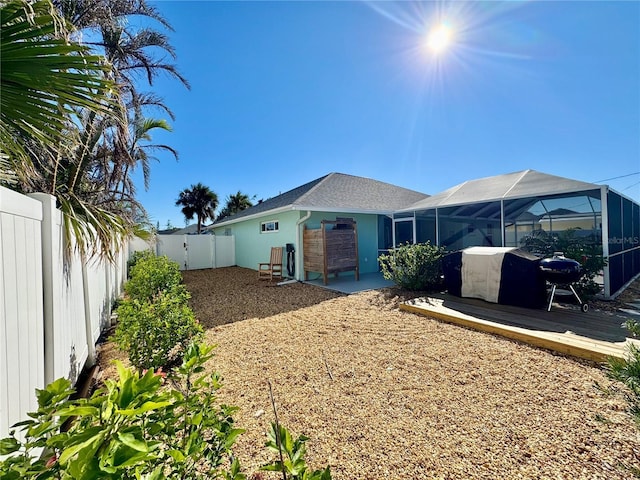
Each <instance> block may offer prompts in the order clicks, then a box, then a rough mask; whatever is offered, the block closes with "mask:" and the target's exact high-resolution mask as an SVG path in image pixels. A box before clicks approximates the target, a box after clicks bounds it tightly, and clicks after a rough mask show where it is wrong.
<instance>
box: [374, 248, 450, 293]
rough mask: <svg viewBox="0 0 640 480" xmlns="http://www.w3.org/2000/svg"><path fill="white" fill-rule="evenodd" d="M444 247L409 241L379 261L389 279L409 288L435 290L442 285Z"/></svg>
mask: <svg viewBox="0 0 640 480" xmlns="http://www.w3.org/2000/svg"><path fill="white" fill-rule="evenodd" d="M444 254H445V250H444V248H443V247H438V246H435V245H431V244H430V243H429V242H427V243H418V244H415V245H412V244H409V243H407V244H406V245H401V246H400V247H397V248H394V249H393V250H391V251H390V252H389V253H388V254H387V255H380V257H379V258H378V261H379V262H380V266H381V268H382V274H383V276H384V278H386V279H387V280H392V281H393V282H394V283H395V284H396V285H398V286H400V287H402V288H406V289H407V290H435V289H438V288H439V287H441V285H442V257H443V256H444Z"/></svg>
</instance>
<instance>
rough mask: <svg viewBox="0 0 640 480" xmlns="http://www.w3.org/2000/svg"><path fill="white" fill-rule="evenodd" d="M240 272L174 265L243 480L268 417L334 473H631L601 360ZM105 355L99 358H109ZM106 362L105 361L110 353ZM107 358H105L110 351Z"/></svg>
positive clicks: (393, 303) (628, 431)
mask: <svg viewBox="0 0 640 480" xmlns="http://www.w3.org/2000/svg"><path fill="white" fill-rule="evenodd" d="M256 276H257V274H256V272H255V271H253V270H247V269H242V268H237V267H232V268H223V269H216V270H202V271H192V272H184V278H185V283H186V285H187V288H188V289H189V290H190V291H191V293H192V295H193V297H192V300H191V304H192V307H193V309H194V311H195V312H196V316H197V317H198V318H199V319H200V321H201V322H202V323H203V325H204V326H205V328H207V332H206V339H207V341H208V342H209V343H213V344H216V345H218V347H217V349H216V356H215V357H214V359H213V360H212V362H211V368H212V369H215V370H217V371H219V372H220V373H221V374H222V376H223V377H224V387H223V388H222V390H221V391H220V399H221V401H222V402H225V403H228V404H231V405H237V406H238V407H240V411H239V412H238V413H237V414H236V416H235V418H236V421H237V424H238V426H240V427H242V428H246V429H247V432H246V433H244V434H243V435H241V436H240V438H239V440H238V442H237V444H236V447H235V453H236V455H237V456H238V457H239V458H240V461H241V463H242V465H243V467H244V470H245V472H247V473H249V474H250V475H249V478H250V479H253V480H258V479H271V478H274V479H275V478H281V477H280V476H278V475H276V474H267V473H254V472H256V470H257V468H258V467H259V466H260V465H262V464H264V463H266V461H267V452H266V450H265V449H264V447H263V445H264V441H265V434H264V432H266V430H267V429H268V426H269V423H270V422H271V421H272V420H273V411H272V408H271V403H270V400H269V388H268V384H267V381H270V382H271V384H272V385H273V391H274V395H275V398H276V403H277V408H278V415H279V417H280V421H281V422H282V423H283V424H284V425H285V426H287V427H288V428H289V430H290V431H291V432H292V433H293V434H294V435H296V436H297V435H299V434H305V435H306V436H308V437H310V440H309V441H308V442H307V452H308V454H307V459H308V463H309V464H310V465H311V467H313V468H320V467H322V466H324V465H327V464H328V465H330V466H331V471H332V475H333V478H334V479H336V480H341V479H349V480H351V479H371V480H373V479H422V478H437V479H517V478H522V479H530V478H536V479H626V478H634V477H633V474H632V473H631V472H630V470H629V469H630V468H632V467H635V468H638V467H640V436H639V434H638V429H637V427H636V426H635V425H634V424H633V421H632V419H631V418H630V417H629V416H628V415H627V414H626V413H625V408H626V406H625V403H624V401H623V400H621V399H620V398H619V397H617V396H606V395H604V394H602V393H601V392H600V391H598V390H597V389H596V388H595V387H594V385H595V384H596V382H597V383H599V384H601V385H605V386H608V385H611V382H610V381H609V380H607V378H606V377H605V375H604V374H603V373H602V371H601V369H600V368H599V367H598V366H597V365H593V364H589V363H585V362H581V361H577V360H574V359H571V358H566V357H563V356H559V355H554V354H552V353H550V352H547V351H543V350H538V349H535V348H530V347H528V346H525V345H522V344H518V343H515V342H512V341H509V340H506V339H502V338H499V337H496V336H492V335H488V334H484V333H479V332H475V331H472V330H467V329H464V328H461V327H457V326H454V325H449V324H445V323H441V322H438V321H436V320H432V319H429V318H425V317H422V316H418V315H414V314H411V313H408V312H401V311H400V310H399V309H398V308H397V304H398V302H399V301H401V300H403V298H402V297H400V296H398V295H399V294H400V292H399V291H398V290H396V289H387V290H383V291H371V292H363V293H359V294H354V295H349V296H343V295H339V294H335V293H332V292H329V291H327V290H324V289H321V288H319V287H315V286H311V285H305V284H300V283H297V284H291V285H285V286H280V287H277V286H275V283H270V282H268V281H264V280H263V281H258V280H257V278H256ZM107 353H108V352H107ZM111 354H113V352H111ZM105 358H108V355H107V356H106V357H105Z"/></svg>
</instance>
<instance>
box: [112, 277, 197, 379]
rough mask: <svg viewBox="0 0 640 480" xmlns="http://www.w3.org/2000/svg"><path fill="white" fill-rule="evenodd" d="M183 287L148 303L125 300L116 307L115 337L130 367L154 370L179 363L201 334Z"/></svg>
mask: <svg viewBox="0 0 640 480" xmlns="http://www.w3.org/2000/svg"><path fill="white" fill-rule="evenodd" d="M188 298H189V294H188V292H187V291H186V289H185V288H184V286H183V285H177V286H175V287H173V288H172V289H170V290H164V291H161V292H160V293H158V294H157V295H156V296H155V297H154V298H153V299H151V300H145V301H141V300H137V299H134V298H125V299H124V300H123V301H122V302H121V303H120V305H119V306H118V310H117V312H118V325H117V327H116V332H115V336H114V340H115V342H116V343H117V344H118V347H119V348H120V349H121V350H124V351H126V352H127V354H128V356H129V360H130V361H131V363H132V365H135V366H136V367H138V368H157V367H162V366H167V365H170V364H171V363H174V362H175V361H177V360H179V359H180V357H181V356H182V354H183V353H184V351H185V350H186V348H187V346H188V345H189V344H190V343H191V342H192V341H193V340H194V339H196V338H197V337H199V336H200V335H201V333H202V327H201V326H200V325H199V324H198V322H197V320H196V318H195V315H194V314H193V311H192V310H191V308H189V305H188V304H187V299H188Z"/></svg>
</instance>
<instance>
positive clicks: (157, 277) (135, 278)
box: [124, 254, 182, 302]
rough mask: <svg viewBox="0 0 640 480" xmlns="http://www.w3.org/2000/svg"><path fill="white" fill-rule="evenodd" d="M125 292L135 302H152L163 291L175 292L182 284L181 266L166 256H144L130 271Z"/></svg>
mask: <svg viewBox="0 0 640 480" xmlns="http://www.w3.org/2000/svg"><path fill="white" fill-rule="evenodd" d="M130 277H131V278H130V280H129V281H128V282H127V283H126V284H125V286H124V291H125V292H126V294H127V295H128V296H129V297H130V298H132V299H135V300H139V301H141V302H144V301H151V300H152V299H153V298H154V297H155V296H156V295H158V294H159V293H160V292H162V291H163V290H175V291H179V290H180V288H178V289H176V287H178V286H179V285H180V282H182V275H181V274H180V266H179V265H178V264H177V263H176V262H174V261H173V260H170V259H169V258H168V257H166V256H161V257H157V256H155V255H153V254H151V255H143V256H142V257H141V258H139V259H138V260H137V261H136V263H135V265H134V266H133V267H132V268H131V270H130Z"/></svg>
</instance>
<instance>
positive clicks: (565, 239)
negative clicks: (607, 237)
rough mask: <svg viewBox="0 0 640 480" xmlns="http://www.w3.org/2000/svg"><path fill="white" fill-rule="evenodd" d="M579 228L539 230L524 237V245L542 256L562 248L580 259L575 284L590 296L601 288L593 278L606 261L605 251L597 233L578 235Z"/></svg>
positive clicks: (584, 294)
mask: <svg viewBox="0 0 640 480" xmlns="http://www.w3.org/2000/svg"><path fill="white" fill-rule="evenodd" d="M578 231H579V230H578V229H575V228H572V229H569V230H565V231H563V232H560V233H558V234H549V233H547V232H545V231H544V230H536V231H535V232H533V233H532V234H531V235H529V236H528V237H525V238H524V239H523V241H522V243H523V245H522V249H523V250H527V251H528V252H530V253H533V254H534V255H538V256H540V257H550V256H551V255H553V253H554V252H562V253H563V254H564V256H565V257H567V258H571V259H573V260H576V261H578V262H580V264H581V265H582V271H583V275H582V278H581V279H580V280H579V281H578V282H576V284H574V286H575V288H576V291H577V292H578V294H580V296H585V297H591V296H593V295H595V294H596V293H598V292H599V291H600V286H599V285H598V284H597V283H596V282H595V281H594V279H595V277H596V275H599V274H600V273H601V272H602V269H603V268H604V266H605V265H606V264H607V262H606V259H605V258H604V257H603V255H602V245H601V243H600V240H599V239H598V238H596V237H595V236H594V235H589V236H586V237H584V236H578V235H577V233H578Z"/></svg>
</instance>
